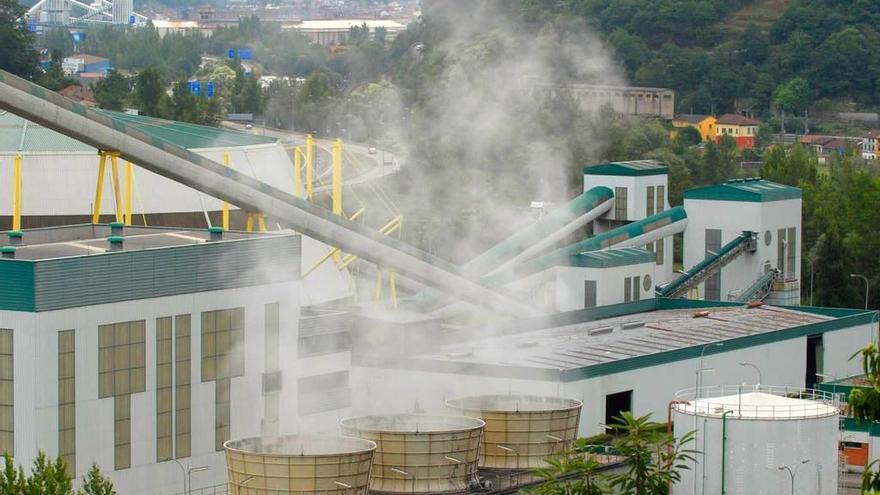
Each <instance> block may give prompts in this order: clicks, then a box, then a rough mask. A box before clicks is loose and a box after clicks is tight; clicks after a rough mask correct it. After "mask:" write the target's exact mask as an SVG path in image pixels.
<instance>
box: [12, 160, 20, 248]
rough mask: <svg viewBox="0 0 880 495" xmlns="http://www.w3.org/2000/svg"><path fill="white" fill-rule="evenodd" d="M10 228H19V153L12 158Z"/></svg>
mask: <svg viewBox="0 0 880 495" xmlns="http://www.w3.org/2000/svg"><path fill="white" fill-rule="evenodd" d="M12 230H16V231H17V230H21V153H16V154H15V158H13V159H12Z"/></svg>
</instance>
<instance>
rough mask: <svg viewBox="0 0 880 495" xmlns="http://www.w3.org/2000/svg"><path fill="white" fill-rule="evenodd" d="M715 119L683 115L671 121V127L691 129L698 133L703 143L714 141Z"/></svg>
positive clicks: (710, 116)
mask: <svg viewBox="0 0 880 495" xmlns="http://www.w3.org/2000/svg"><path fill="white" fill-rule="evenodd" d="M716 122H717V119H716V118H715V117H714V116H712V115H699V114H691V113H683V114H680V115H678V116H677V117H675V118H674V119H672V126H673V127H677V128H684V127H693V128H694V129H696V130H697V131H699V132H700V137H701V138H702V139H703V141H709V140H710V139H715V136H716V134H715V125H716Z"/></svg>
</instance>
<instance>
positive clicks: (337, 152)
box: [332, 139, 342, 215]
mask: <svg viewBox="0 0 880 495" xmlns="http://www.w3.org/2000/svg"><path fill="white" fill-rule="evenodd" d="M332 190H333V194H332V200H333V201H332V207H333V214H334V215H342V140H341V139H337V140H336V142H335V143H333V186H332Z"/></svg>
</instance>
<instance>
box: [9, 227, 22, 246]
mask: <svg viewBox="0 0 880 495" xmlns="http://www.w3.org/2000/svg"><path fill="white" fill-rule="evenodd" d="M23 235H24V233H23V232H22V231H20V230H10V231H9V232H6V236H7V237H9V245H10V246H20V245H21V241H22V236H23Z"/></svg>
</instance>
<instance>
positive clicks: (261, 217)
mask: <svg viewBox="0 0 880 495" xmlns="http://www.w3.org/2000/svg"><path fill="white" fill-rule="evenodd" d="M256 215H257V220H258V225H259V229H260V232H265V231H266V214H265V213H257V214H256Z"/></svg>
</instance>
